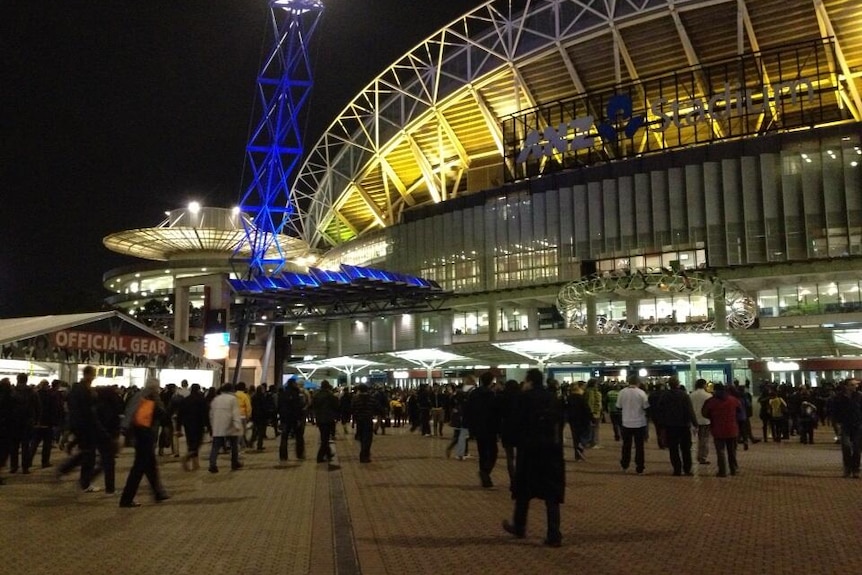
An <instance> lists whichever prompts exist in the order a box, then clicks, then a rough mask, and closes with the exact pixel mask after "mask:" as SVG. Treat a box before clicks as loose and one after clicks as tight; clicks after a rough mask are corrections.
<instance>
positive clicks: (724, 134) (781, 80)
mask: <svg viewBox="0 0 862 575" xmlns="http://www.w3.org/2000/svg"><path fill="white" fill-rule="evenodd" d="M833 57H834V42H833V41H832V40H831V39H819V40H815V41H810V42H805V43H801V44H793V45H790V46H783V47H781V48H776V49H773V50H769V51H762V52H757V53H748V54H744V55H741V56H738V57H736V58H733V59H731V60H728V61H722V62H718V63H714V64H704V65H701V66H697V67H694V68H687V69H685V70H683V71H679V72H675V73H673V74H669V75H665V76H661V77H657V78H653V79H647V80H642V81H638V82H633V83H630V84H627V85H624V86H620V87H617V88H614V89H612V90H608V91H606V92H601V93H597V94H587V95H581V96H578V97H576V98H571V99H567V100H561V101H558V102H553V103H550V104H546V105H543V106H539V107H537V108H534V109H532V110H529V111H527V112H521V113H519V114H516V115H512V116H509V117H507V118H505V119H504V120H503V136H504V141H505V142H506V174H507V180H509V181H513V180H518V179H522V178H529V177H532V176H536V175H540V174H545V173H549V172H553V171H557V170H563V169H569V168H578V167H586V166H590V165H594V164H598V163H602V162H606V161H611V160H615V159H624V158H627V157H633V156H638V155H642V154H649V153H653V152H662V151H666V150H669V149H673V148H678V147H684V146H690V145H696V144H702V143H709V142H715V141H722V140H729V139H734V138H742V137H749V136H755V135H758V134H764V133H769V132H774V131H778V130H789V129H795V128H802V127H807V126H816V125H819V124H823V123H826V122H834V121H840V120H842V119H846V118H845V116H846V111H845V110H843V109H842V108H841V107H839V105H838V102H839V101H840V95H838V94H836V93H835V91H836V90H837V89H838V86H836V85H835V84H834V78H833V76H832V74H831V72H830V70H829V62H830V59H831V58H833Z"/></svg>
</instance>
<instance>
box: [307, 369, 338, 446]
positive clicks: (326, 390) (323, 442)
mask: <svg viewBox="0 0 862 575" xmlns="http://www.w3.org/2000/svg"><path fill="white" fill-rule="evenodd" d="M338 407H339V406H338V398H337V397H335V395H334V394H333V393H332V385H331V384H330V383H329V381H327V380H325V379H324V380H323V381H322V382H320V390H319V391H318V392H317V393H315V394H314V399H312V400H311V408H312V409H313V410H314V420H315V421H316V422H317V430H318V431H319V432H320V447H319V448H318V450H317V462H318V463H323V462H326V461H332V458H333V457H334V454H333V453H332V449H331V448H330V447H329V440H330V439H332V437H333V434H334V432H335V422H336V421H338Z"/></svg>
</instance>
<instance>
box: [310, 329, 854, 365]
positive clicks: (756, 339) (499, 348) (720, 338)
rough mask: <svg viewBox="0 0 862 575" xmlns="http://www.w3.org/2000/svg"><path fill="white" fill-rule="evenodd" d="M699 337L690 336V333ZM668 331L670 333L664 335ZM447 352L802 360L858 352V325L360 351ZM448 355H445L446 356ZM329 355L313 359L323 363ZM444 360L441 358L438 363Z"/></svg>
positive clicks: (590, 358)
mask: <svg viewBox="0 0 862 575" xmlns="http://www.w3.org/2000/svg"><path fill="white" fill-rule="evenodd" d="M695 335H696V336H697V337H694V336H695ZM668 337H670V339H668ZM430 352H434V353H437V354H451V359H450V360H448V361H446V362H445V367H446V368H448V369H482V368H488V367H492V366H497V367H501V366H502V367H505V366H516V365H520V366H523V365H525V364H530V363H532V362H539V361H541V362H542V363H544V364H546V365H551V366H553V365H575V366H577V365H583V366H591V365H602V364H614V365H626V364H630V363H648V364H649V363H654V364H661V363H682V364H688V363H689V362H690V361H691V360H692V359H695V360H697V361H699V362H702V361H716V362H719V361H720V362H725V361H737V360H742V361H744V360H755V359H776V360H801V359H814V358H838V357H842V358H858V357H862V329H846V330H831V329H828V328H811V329H793V330H783V329H782V330H763V329H761V330H736V331H730V332H721V333H716V332H713V333H698V334H661V335H641V336H637V335H631V334H626V335H593V336H588V335H581V334H579V335H573V336H558V337H555V338H553V339H537V340H525V341H513V342H505V343H504V342H496V343H492V342H469V343H454V344H451V345H443V346H437V347H436V348H434V349H433V350H409V351H402V352H392V353H371V354H358V355H356V356H354V358H355V359H364V360H368V361H373V362H374V363H375V364H376V365H375V366H374V367H376V368H378V369H410V368H415V365H416V362H415V361H410V360H408V359H406V358H408V357H424V354H428V353H430ZM447 357H449V356H447ZM327 361H328V360H321V361H320V362H314V363H315V365H318V366H324V364H325V363H326V362H327ZM439 365H443V364H439Z"/></svg>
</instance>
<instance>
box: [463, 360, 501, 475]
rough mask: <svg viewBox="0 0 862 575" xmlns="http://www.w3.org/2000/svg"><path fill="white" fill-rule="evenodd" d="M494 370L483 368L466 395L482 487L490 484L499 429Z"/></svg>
mask: <svg viewBox="0 0 862 575" xmlns="http://www.w3.org/2000/svg"><path fill="white" fill-rule="evenodd" d="M493 383H494V374H493V373H491V372H490V371H486V372H485V373H483V374H482V375H480V376H479V387H477V388H475V389H474V390H473V391H471V392H470V395H469V396H468V398H467V424H468V425H469V426H470V435H471V436H472V437H475V438H476V451H477V452H478V454H479V479H480V480H481V482H482V487H485V488H490V487H493V486H494V482H493V481H491V472H492V471H493V470H494V466H495V465H496V464H497V435H498V434H499V433H500V412H499V410H498V408H499V406H498V404H497V397H496V394H495V393H494V389H493V386H492V384H493Z"/></svg>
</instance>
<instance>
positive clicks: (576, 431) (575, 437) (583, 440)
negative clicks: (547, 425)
mask: <svg viewBox="0 0 862 575" xmlns="http://www.w3.org/2000/svg"><path fill="white" fill-rule="evenodd" d="M566 420H567V421H568V422H569V428H570V429H571V430H572V444H573V445H574V446H575V461H582V460H585V459H586V457H585V455H584V450H585V448H586V445H587V441H588V440H589V437H590V434H591V427H592V424H593V412H592V411H591V410H590V406H589V404H588V403H587V398H586V396H585V395H584V382H583V381H579V382H576V383H573V384H572V387H571V388H570V389H569V394H568V396H567V397H566Z"/></svg>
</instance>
